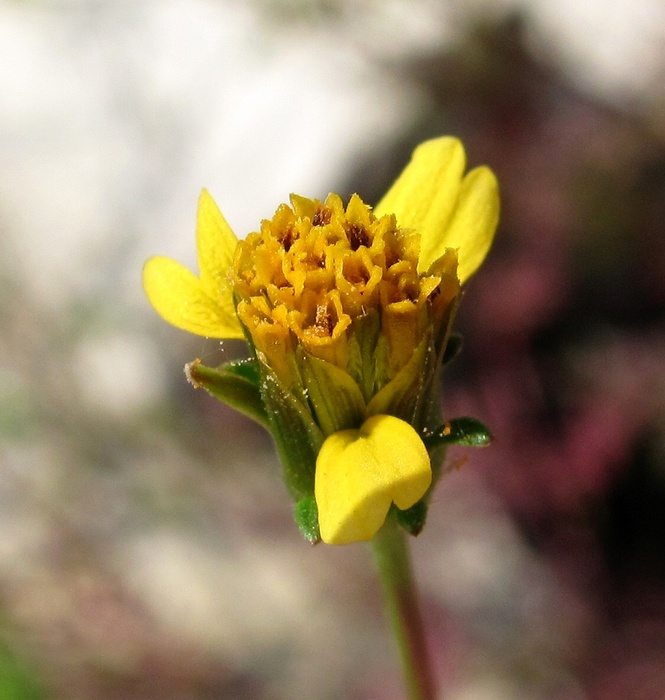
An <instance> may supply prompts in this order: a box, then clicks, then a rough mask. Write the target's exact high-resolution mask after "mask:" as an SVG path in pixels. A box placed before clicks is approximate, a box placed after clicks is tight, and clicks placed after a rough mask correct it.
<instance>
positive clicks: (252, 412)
mask: <svg viewBox="0 0 665 700" xmlns="http://www.w3.org/2000/svg"><path fill="white" fill-rule="evenodd" d="M185 374H186V375H187V379H189V381H190V382H191V384H192V385H193V386H194V387H195V388H196V389H198V388H199V387H203V388H204V389H205V390H206V391H207V392H208V393H209V394H210V395H211V396H214V397H215V398H216V399H219V400H220V401H223V402H224V403H226V404H228V405H229V406H231V407H232V408H235V409H236V410H238V411H240V412H241V413H244V414H245V415H246V416H247V417H249V418H251V419H252V420H255V421H256V422H257V423H259V424H260V425H262V426H263V427H264V428H267V427H268V425H269V424H268V417H267V414H266V410H265V407H264V405H263V400H262V398H261V392H260V389H259V370H258V366H257V362H256V360H253V359H249V360H238V361H235V362H228V363H227V364H224V365H221V366H220V367H218V368H217V369H213V368H212V367H206V366H205V365H202V364H201V361H200V360H194V362H190V363H189V364H188V365H185Z"/></svg>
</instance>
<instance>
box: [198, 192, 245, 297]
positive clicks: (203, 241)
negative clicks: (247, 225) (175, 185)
mask: <svg viewBox="0 0 665 700" xmlns="http://www.w3.org/2000/svg"><path fill="white" fill-rule="evenodd" d="M237 244H238V239H237V238H236V235H235V234H234V233H233V230H232V229H231V227H230V226H229V225H228V223H227V221H226V219H225V218H224V217H223V216H222V212H221V211H220V210H219V207H218V206H217V204H216V203H215V200H214V199H213V198H212V197H211V195H210V193H209V192H208V190H206V189H203V190H201V195H200V197H199V206H198V211H197V214H196V251H197V254H198V262H199V273H200V275H201V284H202V285H203V289H204V290H205V291H206V292H207V293H208V294H209V295H210V296H212V297H213V298H218V297H223V298H224V301H223V303H222V306H224V307H225V308H230V309H232V308H233V292H232V289H231V285H230V283H229V279H228V278H229V271H230V270H231V268H232V267H233V254H234V253H235V249H236V245H237Z"/></svg>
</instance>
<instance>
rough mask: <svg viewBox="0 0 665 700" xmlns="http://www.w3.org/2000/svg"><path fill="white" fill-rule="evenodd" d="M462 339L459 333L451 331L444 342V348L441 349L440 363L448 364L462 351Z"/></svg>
mask: <svg viewBox="0 0 665 700" xmlns="http://www.w3.org/2000/svg"><path fill="white" fill-rule="evenodd" d="M463 345H464V340H463V339H462V336H461V335H460V334H459V333H451V334H450V336H449V337H448V342H447V343H446V348H445V350H444V351H443V360H442V364H443V365H444V366H445V365H449V364H450V363H451V362H452V361H453V360H454V359H455V358H456V357H457V356H458V355H459V354H460V352H461V351H462V346H463Z"/></svg>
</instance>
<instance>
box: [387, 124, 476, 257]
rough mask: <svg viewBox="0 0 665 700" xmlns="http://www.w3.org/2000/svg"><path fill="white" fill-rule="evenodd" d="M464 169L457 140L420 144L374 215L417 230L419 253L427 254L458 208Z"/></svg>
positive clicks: (463, 161) (464, 160)
mask: <svg viewBox="0 0 665 700" xmlns="http://www.w3.org/2000/svg"><path fill="white" fill-rule="evenodd" d="M465 165H466V156H465V154H464V147H463V146H462V143H461V141H459V140H458V139H456V138H452V137H450V136H442V137H441V138H438V139H432V140H431V141H425V142H424V143H421V144H420V145H419V146H418V147H417V148H416V150H415V151H414V152H413V156H412V157H411V161H410V163H409V164H408V165H407V166H406V168H405V169H404V170H403V171H402V174H401V175H400V176H399V177H398V178H397V180H396V181H395V183H394V184H393V186H392V187H391V188H390V189H389V190H388V192H387V193H386V195H385V196H384V197H383V199H382V200H381V201H380V202H379V204H378V205H377V206H376V207H375V208H374V212H375V214H376V215H377V216H382V215H383V214H395V216H396V217H397V224H398V225H399V226H401V227H402V228H415V229H417V230H418V231H419V232H420V235H421V246H422V250H424V251H425V252H427V251H428V249H429V247H431V246H432V245H433V244H434V242H436V241H437V240H438V239H440V238H441V236H442V234H443V233H444V232H445V230H446V226H447V224H448V221H449V219H450V217H451V215H452V213H453V211H454V209H455V206H456V205H457V198H458V195H459V189H460V185H461V182H462V175H463V174H464V168H465Z"/></svg>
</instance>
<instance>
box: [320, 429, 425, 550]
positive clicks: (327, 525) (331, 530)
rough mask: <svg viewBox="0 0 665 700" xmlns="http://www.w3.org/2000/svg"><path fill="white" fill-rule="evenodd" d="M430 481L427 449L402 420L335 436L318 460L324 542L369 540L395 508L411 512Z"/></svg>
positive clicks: (338, 542) (348, 431)
mask: <svg viewBox="0 0 665 700" xmlns="http://www.w3.org/2000/svg"><path fill="white" fill-rule="evenodd" d="M431 482H432V469H431V466H430V460H429V455H428V454H427V450H426V449H425V445H424V444H423V442H422V440H421V439H420V437H419V436H418V433H417V432H416V431H415V430H414V428H412V427H411V426H410V425H409V424H408V423H406V422H405V421H403V420H400V419H399V418H395V417H394V416H387V415H375V416H372V417H371V418H368V419H367V420H366V421H365V422H364V423H363V424H362V426H361V427H360V429H359V430H342V431H340V432H337V433H334V434H333V435H330V436H329V437H328V438H327V439H326V440H325V442H324V443H323V446H322V447H321V450H320V452H319V455H318V458H317V460H316V476H315V484H314V495H315V498H316V503H317V506H318V510H319V528H320V531H321V539H322V540H323V541H324V542H327V543H328V544H348V543H351V542H360V541H366V540H370V539H371V538H372V537H373V536H374V535H375V534H376V532H377V531H378V530H379V528H380V527H381V526H382V525H383V522H384V520H385V519H386V515H387V514H388V509H389V508H390V504H391V503H395V505H396V506H397V507H398V508H401V509H405V508H410V507H411V506H412V505H414V504H415V503H417V502H418V501H419V500H420V499H421V498H422V497H423V496H424V495H425V493H426V491H427V489H428V488H429V486H430V484H431Z"/></svg>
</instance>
